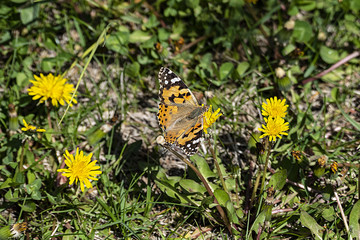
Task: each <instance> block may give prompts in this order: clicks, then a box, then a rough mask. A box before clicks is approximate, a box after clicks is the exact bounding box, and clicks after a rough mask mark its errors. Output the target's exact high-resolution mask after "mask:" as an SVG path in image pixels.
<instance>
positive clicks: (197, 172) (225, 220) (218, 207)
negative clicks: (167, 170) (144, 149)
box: [164, 145, 232, 235]
mask: <svg viewBox="0 0 360 240" xmlns="http://www.w3.org/2000/svg"><path fill="white" fill-rule="evenodd" d="M164 146H165V147H166V148H167V149H168V150H169V151H170V152H172V153H174V154H175V155H176V156H177V157H178V158H180V159H181V160H182V161H183V162H184V163H186V164H187V165H188V166H189V167H190V168H191V169H192V170H193V171H194V172H195V173H196V175H197V176H198V177H199V178H200V180H201V181H202V182H203V184H204V186H205V188H206V190H207V192H208V193H209V195H210V196H212V197H214V203H215V204H216V209H217V210H218V212H219V213H220V216H221V218H222V220H223V221H224V224H225V225H226V227H227V229H228V230H229V232H230V234H231V235H232V230H231V225H230V222H229V219H228V218H227V216H226V214H225V212H224V209H222V207H221V206H220V204H219V202H218V201H217V199H216V197H215V195H214V193H213V191H212V190H211V188H210V186H209V184H208V183H207V180H206V179H205V178H204V176H203V175H202V174H201V173H200V171H199V170H198V169H197V168H196V167H195V166H194V165H193V164H192V163H191V162H190V161H189V160H188V159H187V158H186V157H184V156H182V155H181V154H179V153H178V152H176V151H174V150H173V149H172V148H171V147H169V146H166V145H164Z"/></svg>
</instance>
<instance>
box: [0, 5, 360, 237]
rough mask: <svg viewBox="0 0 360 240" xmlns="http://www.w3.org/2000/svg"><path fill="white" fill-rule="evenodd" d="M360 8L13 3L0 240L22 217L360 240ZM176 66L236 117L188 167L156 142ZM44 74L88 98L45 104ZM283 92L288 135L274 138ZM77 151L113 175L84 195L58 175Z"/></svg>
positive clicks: (1, 78)
mask: <svg viewBox="0 0 360 240" xmlns="http://www.w3.org/2000/svg"><path fill="white" fill-rule="evenodd" d="M359 13H360V3H359V1H357V0H343V1H337V0H330V1H325V0H324V1H280V4H279V1H273V0H270V1H260V2H258V3H256V4H253V3H246V2H244V1H237V0H230V1H225V0H224V1H177V0H171V1H159V0H157V1H130V2H123V1H63V2H51V1H50V2H49V1H25V0H12V1H6V2H3V3H0V33H1V34H0V48H1V54H0V64H1V65H0V66H1V68H0V90H1V94H0V124H1V125H0V213H1V214H0V239H6V237H2V235H1V234H2V232H1V230H2V229H6V228H7V231H8V228H9V227H12V226H13V224H15V223H18V222H26V223H27V230H26V231H25V232H24V234H23V235H22V236H21V237H20V239H192V238H195V237H198V238H199V239H215V238H219V239H232V238H234V239H270V238H271V239H284V238H291V239H298V238H299V239H300V238H315V239H330V238H332V239H356V238H357V239H359V238H360V235H359V232H360V226H359V216H360V201H359V194H360V193H359V182H360V179H359V169H360V167H359V165H360V163H359V159H360V153H359V146H360V111H359V106H360V94H359V90H360V89H359V86H360V77H359V48H360V41H359V39H360V38H359V36H360V23H359V18H358V16H359ZM351 54H352V55H351ZM349 56H350V57H351V59H346V57H349ZM341 60H342V62H341ZM339 61H340V63H339V64H338V67H337V68H335V67H334V65H335V64H336V63H338V62H339ZM162 66H165V67H168V68H170V69H172V70H173V71H174V72H175V73H177V74H178V75H179V76H180V77H181V78H182V79H183V80H184V82H185V83H186V84H187V85H188V86H189V87H190V89H191V90H192V91H193V93H195V95H196V96H198V97H199V101H200V102H201V103H206V104H207V105H213V108H214V109H215V110H216V109H217V108H221V111H222V114H223V115H222V116H221V117H220V118H219V119H218V120H217V122H216V124H215V125H213V126H212V129H211V130H210V134H209V135H207V136H206V140H205V141H204V142H203V143H204V148H203V149H205V150H206V152H203V151H202V150H201V151H200V152H199V154H197V155H195V156H193V157H191V159H190V162H187V160H186V159H182V157H181V156H177V155H176V153H177V152H176V151H175V154H173V153H172V152H173V151H174V149H167V148H164V147H162V146H160V145H159V144H157V142H156V138H157V137H158V136H159V135H161V134H162V132H161V129H160V128H159V126H158V123H157V119H156V113H157V111H158V102H159V100H158V89H159V83H158V79H157V78H158V77H157V74H158V71H159V69H160V67H162ZM278 68H281V69H282V70H283V73H284V75H282V76H280V75H281V74H280V73H279V72H281V70H279V69H278ZM329 68H333V69H331V70H332V71H330V72H329V73H328V74H326V75H321V76H320V77H318V78H316V79H310V80H309V81H308V79H309V78H310V77H314V76H316V75H318V74H321V73H323V72H324V71H325V70H326V69H329ZM41 73H42V74H44V75H48V74H49V73H52V74H54V75H55V76H57V75H62V76H63V77H64V78H66V79H68V83H71V84H73V85H74V87H77V92H76V96H75V98H76V99H77V101H78V103H77V104H74V106H73V107H69V108H67V105H65V106H60V107H53V106H52V105H51V101H47V102H45V103H39V101H38V100H33V99H32V98H31V96H29V95H28V91H27V89H29V88H30V87H31V86H32V84H31V83H30V80H33V79H34V77H33V75H36V76H39V75H40V74H41ZM279 74H280V75H279ZM273 96H277V97H278V98H279V99H286V104H288V105H289V108H288V111H287V112H288V113H287V115H286V117H285V120H286V121H287V122H289V127H290V129H289V131H287V133H288V136H283V137H282V139H281V140H279V138H277V141H276V142H275V143H274V144H269V142H268V140H267V138H262V139H259V136H260V132H259V131H258V128H261V124H265V122H264V120H263V116H261V105H262V103H263V102H264V101H265V99H267V98H270V97H273ZM23 119H25V120H26V121H27V122H28V123H30V124H32V125H34V126H36V127H39V128H44V129H46V132H45V133H31V134H30V133H28V132H23V131H21V128H22V127H23V121H22V120H23ZM104 129H107V130H104ZM256 143H258V144H257V146H258V147H259V146H263V147H264V149H263V151H264V152H261V151H259V149H257V148H256ZM76 148H79V149H80V150H82V151H84V153H85V155H88V154H90V153H93V157H92V159H93V160H95V159H96V160H98V162H97V165H98V166H100V167H101V171H102V174H101V175H99V176H98V177H99V180H98V181H93V182H92V184H93V188H92V189H86V190H85V192H82V191H81V190H80V188H79V186H78V185H72V186H69V185H68V183H66V179H64V178H62V179H61V178H60V175H59V174H58V172H57V169H60V168H64V166H61V164H62V163H63V161H64V157H63V154H65V151H66V150H68V151H69V152H71V153H73V151H76ZM294 151H299V152H297V155H296V154H295V153H296V152H294ZM320 158H321V159H325V160H326V161H325V164H324V165H320V164H319V161H318V160H319V159H320ZM335 161H336V162H337V163H338V171H337V172H336V173H334V172H332V170H331V166H332V164H333V163H334V162H335ZM266 162H268V167H267V168H266V171H264V165H265V163H266ZM264 173H265V175H266V178H263V174H264ZM201 178H202V181H201V180H200V179H201ZM261 186H263V188H261ZM214 196H215V198H216V201H217V203H218V204H217V203H215V202H214V201H215V200H214ZM344 218H345V219H344ZM230 231H231V233H230Z"/></svg>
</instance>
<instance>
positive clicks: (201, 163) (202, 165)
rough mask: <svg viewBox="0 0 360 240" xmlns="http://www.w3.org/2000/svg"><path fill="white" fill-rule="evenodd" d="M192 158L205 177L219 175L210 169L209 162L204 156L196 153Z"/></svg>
mask: <svg viewBox="0 0 360 240" xmlns="http://www.w3.org/2000/svg"><path fill="white" fill-rule="evenodd" d="M192 160H193V161H194V162H195V164H196V166H197V168H198V170H199V171H200V173H201V174H202V175H203V176H204V177H205V178H209V177H216V176H217V175H216V174H215V173H214V172H213V171H211V170H210V167H209V164H208V163H207V162H206V160H205V159H204V158H202V157H200V156H198V155H194V156H193V157H192Z"/></svg>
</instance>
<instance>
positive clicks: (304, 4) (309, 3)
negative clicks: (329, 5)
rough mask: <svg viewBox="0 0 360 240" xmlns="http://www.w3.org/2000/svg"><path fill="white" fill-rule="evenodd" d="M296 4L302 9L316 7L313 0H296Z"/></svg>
mask: <svg viewBox="0 0 360 240" xmlns="http://www.w3.org/2000/svg"><path fill="white" fill-rule="evenodd" d="M296 5H297V6H298V7H299V8H300V9H301V10H304V11H312V10H314V9H315V8H316V1H314V0H298V1H296Z"/></svg>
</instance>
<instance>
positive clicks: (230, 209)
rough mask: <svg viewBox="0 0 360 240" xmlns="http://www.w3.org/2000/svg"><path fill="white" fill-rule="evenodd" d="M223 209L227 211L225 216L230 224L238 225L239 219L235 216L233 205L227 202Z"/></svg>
mask: <svg viewBox="0 0 360 240" xmlns="http://www.w3.org/2000/svg"><path fill="white" fill-rule="evenodd" d="M225 208H226V211H227V214H226V215H227V216H228V218H229V220H230V222H232V223H237V224H239V219H238V217H237V215H236V209H235V207H234V204H233V203H232V202H231V201H227V202H226V204H225Z"/></svg>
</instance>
